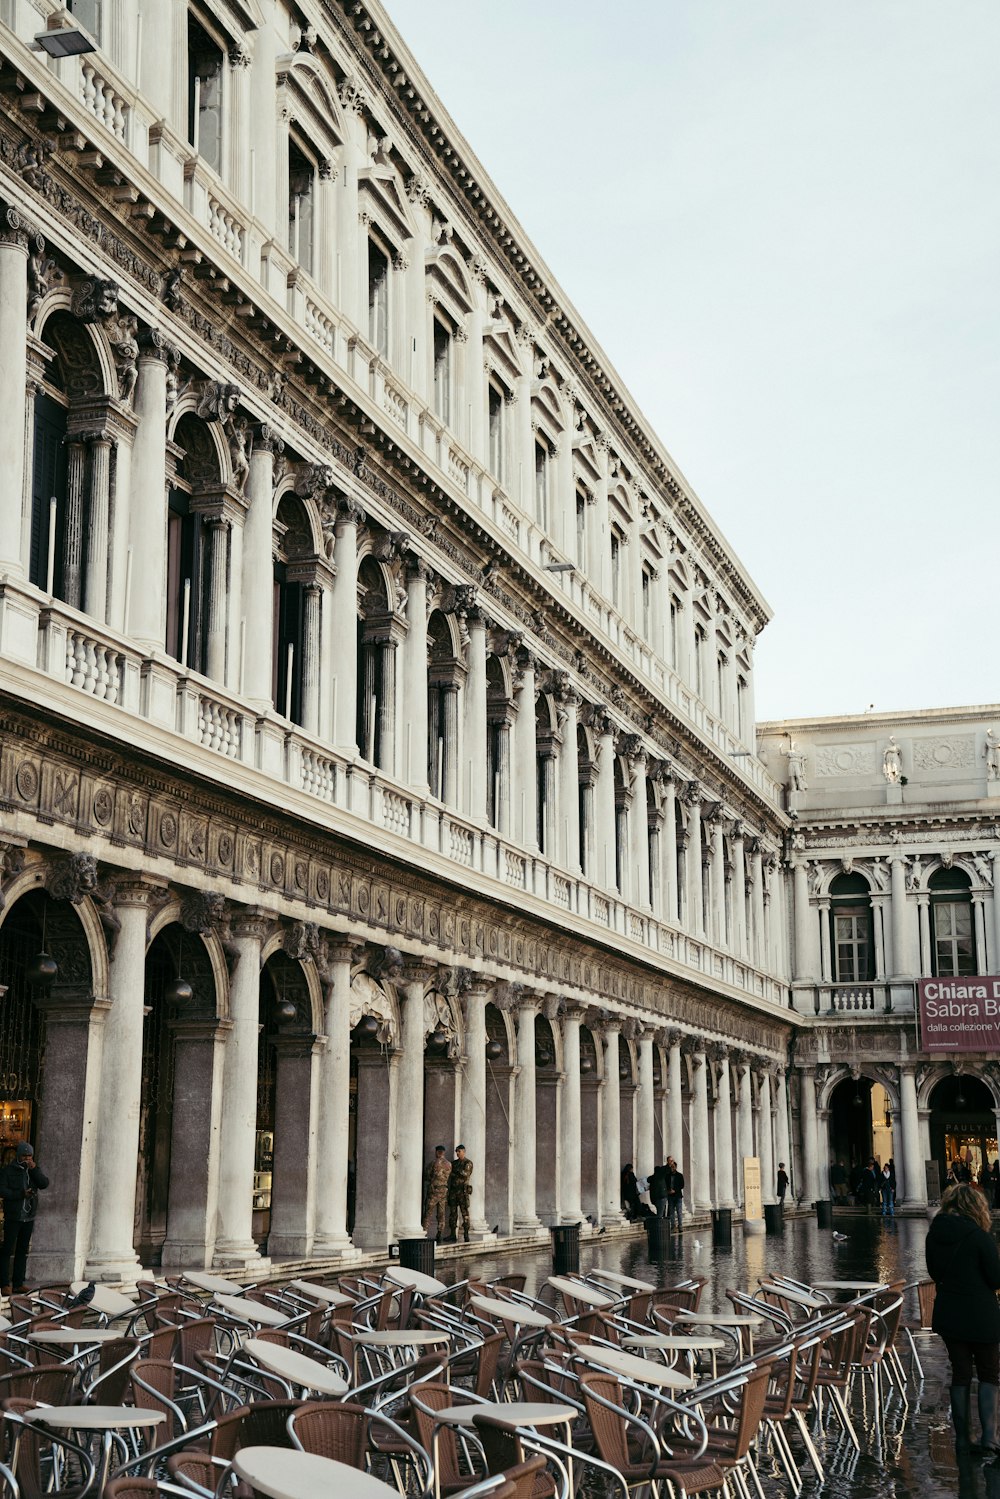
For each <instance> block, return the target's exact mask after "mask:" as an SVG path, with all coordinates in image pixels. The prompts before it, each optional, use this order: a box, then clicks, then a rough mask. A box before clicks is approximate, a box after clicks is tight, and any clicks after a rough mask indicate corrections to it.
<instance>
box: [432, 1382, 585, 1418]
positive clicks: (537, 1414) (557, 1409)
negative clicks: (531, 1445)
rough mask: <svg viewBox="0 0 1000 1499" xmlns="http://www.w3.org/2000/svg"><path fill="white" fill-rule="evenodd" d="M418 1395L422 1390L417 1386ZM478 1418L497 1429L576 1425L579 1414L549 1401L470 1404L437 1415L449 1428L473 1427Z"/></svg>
mask: <svg viewBox="0 0 1000 1499" xmlns="http://www.w3.org/2000/svg"><path fill="white" fill-rule="evenodd" d="M416 1390H417V1394H418V1395H419V1393H420V1386H419V1385H417V1386H416ZM477 1416H489V1417H490V1419H491V1420H493V1421H495V1422H497V1424H498V1425H506V1426H558V1425H560V1424H561V1423H562V1422H566V1421H573V1420H574V1419H575V1418H576V1411H575V1410H574V1409H573V1407H572V1406H570V1405H555V1404H550V1403H549V1401H547V1400H490V1401H487V1402H486V1403H485V1404H484V1403H483V1402H482V1401H481V1400H470V1401H469V1404H468V1405H446V1406H445V1408H444V1410H439V1411H435V1412H434V1419H435V1421H444V1422H446V1423H447V1424H448V1425H449V1426H472V1425H473V1423H474V1422H475V1419H476V1417H477Z"/></svg>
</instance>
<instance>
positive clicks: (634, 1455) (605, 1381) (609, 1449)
mask: <svg viewBox="0 0 1000 1499" xmlns="http://www.w3.org/2000/svg"><path fill="white" fill-rule="evenodd" d="M580 1389H581V1392H582V1394H583V1402H584V1405H585V1406H586V1409H587V1416H588V1418H589V1420H590V1426H591V1430H592V1431H593V1433H594V1444H595V1446H596V1448H597V1451H598V1454H599V1455H600V1457H601V1458H602V1459H603V1461H604V1462H606V1463H608V1464H609V1465H610V1466H611V1467H613V1468H615V1469H616V1470H617V1471H618V1472H619V1473H620V1474H621V1476H622V1478H623V1480H624V1482H625V1484H626V1486H627V1487H628V1488H629V1489H633V1488H645V1487H646V1486H647V1485H649V1484H653V1483H656V1484H661V1483H663V1484H666V1485H667V1487H668V1488H669V1490H670V1492H671V1493H672V1494H675V1495H687V1494H704V1493H708V1492H710V1491H712V1490H716V1491H719V1492H722V1491H723V1489H724V1486H725V1482H726V1475H725V1472H724V1471H723V1469H722V1468H721V1467H720V1466H719V1464H718V1463H715V1462H713V1461H712V1460H711V1459H710V1458H708V1457H707V1456H706V1457H694V1456H688V1457H686V1458H680V1459H674V1458H667V1459H664V1458H663V1457H662V1456H661V1455H660V1452H659V1450H658V1448H657V1447H655V1446H653V1445H652V1444H651V1443H650V1441H649V1437H648V1436H647V1437H646V1442H645V1443H642V1442H638V1443H636V1450H633V1447H632V1446H631V1445H630V1442H629V1433H630V1430H631V1431H632V1432H633V1433H634V1434H637V1435H638V1436H639V1437H642V1436H645V1432H644V1431H643V1428H642V1427H639V1426H638V1425H637V1423H636V1420H635V1418H634V1417H633V1416H631V1415H630V1414H629V1412H628V1411H626V1409H625V1404H624V1401H623V1399H622V1390H621V1385H620V1384H619V1382H618V1380H617V1379H615V1378H614V1376H613V1375H611V1374H585V1375H583V1377H582V1378H581V1380H580ZM647 1431H648V1428H647ZM647 1444H648V1445H647Z"/></svg>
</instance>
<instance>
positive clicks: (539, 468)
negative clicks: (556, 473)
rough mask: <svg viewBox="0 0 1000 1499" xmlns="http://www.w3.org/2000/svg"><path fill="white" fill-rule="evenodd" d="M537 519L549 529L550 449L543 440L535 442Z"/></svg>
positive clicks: (545, 528)
mask: <svg viewBox="0 0 1000 1499" xmlns="http://www.w3.org/2000/svg"><path fill="white" fill-rule="evenodd" d="M535 519H536V521H537V522H538V524H539V525H540V526H541V528H542V530H543V531H547V530H548V529H549V450H548V448H547V447H546V446H545V444H544V443H541V442H536V443H535Z"/></svg>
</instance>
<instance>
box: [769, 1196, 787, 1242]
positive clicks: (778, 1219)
mask: <svg viewBox="0 0 1000 1499" xmlns="http://www.w3.org/2000/svg"><path fill="white" fill-rule="evenodd" d="M784 1228H785V1215H784V1213H783V1212H782V1211H781V1203H780V1202H765V1204H764V1232H765V1233H768V1234H780V1233H783V1232H784Z"/></svg>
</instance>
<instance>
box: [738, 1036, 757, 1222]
mask: <svg viewBox="0 0 1000 1499" xmlns="http://www.w3.org/2000/svg"><path fill="white" fill-rule="evenodd" d="M736 1091H737V1094H738V1098H739V1103H738V1108H739V1116H738V1120H737V1126H736V1132H737V1138H738V1139H739V1142H740V1143H739V1160H738V1161H737V1163H736V1172H737V1177H738V1182H739V1188H738V1190H739V1198H740V1201H741V1202H742V1201H743V1158H744V1157H745V1156H754V1155H755V1154H756V1152H755V1150H754V1140H753V1079H752V1077H751V1075H750V1062H749V1060H748V1058H746V1057H743V1056H741V1057H740V1059H739V1065H738V1068H737V1081H736Z"/></svg>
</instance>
